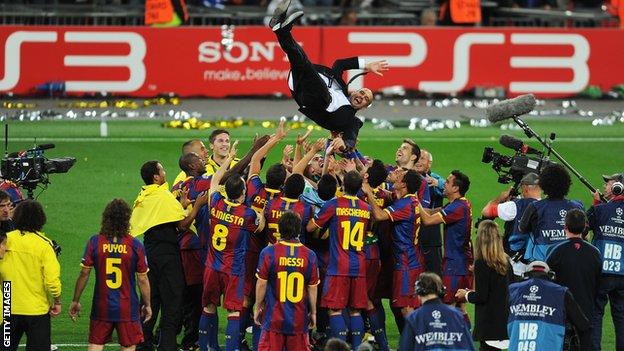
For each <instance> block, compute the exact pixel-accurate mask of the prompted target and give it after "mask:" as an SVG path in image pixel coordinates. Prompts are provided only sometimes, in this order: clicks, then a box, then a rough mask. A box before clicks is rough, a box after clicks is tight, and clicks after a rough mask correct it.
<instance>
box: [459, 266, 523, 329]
mask: <svg viewBox="0 0 624 351" xmlns="http://www.w3.org/2000/svg"><path fill="white" fill-rule="evenodd" d="M474 276H475V291H474V292H471V293H470V294H468V302H470V303H474V304H475V324H474V329H473V336H474V339H475V340H478V341H487V340H506V339H507V319H508V318H509V299H508V296H509V292H508V291H509V289H508V286H509V283H511V282H512V276H513V268H512V267H511V264H508V267H507V274H506V275H500V274H498V272H496V271H495V270H494V269H492V268H490V267H489V266H488V265H487V263H486V262H485V261H484V260H476V261H475V262H474Z"/></svg>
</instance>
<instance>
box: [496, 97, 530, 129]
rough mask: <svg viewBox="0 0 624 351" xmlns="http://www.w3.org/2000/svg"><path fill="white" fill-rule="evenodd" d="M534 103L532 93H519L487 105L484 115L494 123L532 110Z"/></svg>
mask: <svg viewBox="0 0 624 351" xmlns="http://www.w3.org/2000/svg"><path fill="white" fill-rule="evenodd" d="M535 103H536V102H535V96H533V94H526V95H520V96H518V97H516V98H513V99H507V100H503V101H501V102H498V103H496V104H492V105H490V106H488V108H487V109H485V115H486V116H487V119H488V120H489V121H490V122H492V123H496V122H499V121H503V120H506V119H508V118H513V117H517V116H520V115H524V114H527V113H529V112H531V111H533V109H534V108H535Z"/></svg>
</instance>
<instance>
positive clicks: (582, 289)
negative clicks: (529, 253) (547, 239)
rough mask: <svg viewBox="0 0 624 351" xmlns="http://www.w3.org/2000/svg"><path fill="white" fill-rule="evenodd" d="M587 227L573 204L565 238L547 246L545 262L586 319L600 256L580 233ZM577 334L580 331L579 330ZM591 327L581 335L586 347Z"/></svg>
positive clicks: (592, 301)
mask: <svg viewBox="0 0 624 351" xmlns="http://www.w3.org/2000/svg"><path fill="white" fill-rule="evenodd" d="M586 227H587V217H585V212H583V211H581V210H579V209H576V208H573V209H571V210H570V211H568V213H567V214H566V217H565V233H566V237H567V240H565V241H563V242H561V243H559V244H557V245H555V246H553V247H551V248H550V250H548V256H547V258H546V263H548V266H550V268H551V269H552V270H554V271H555V272H557V276H556V278H555V282H557V284H560V285H563V286H565V287H567V288H568V289H570V292H571V293H572V295H574V298H575V299H576V301H577V302H578V304H579V306H580V307H581V310H583V313H584V314H585V316H586V317H587V319H588V320H589V321H591V320H592V318H593V316H594V304H595V301H596V294H597V292H598V284H599V282H600V270H601V267H602V259H601V258H600V252H599V251H598V250H597V249H596V248H595V247H594V246H592V245H591V244H590V243H588V242H586V241H585V240H583V238H582V237H581V236H582V235H583V233H584V232H585V228H586ZM579 335H580V333H579ZM590 335H591V334H590V331H587V333H586V334H585V335H580V336H581V339H583V340H585V341H586V347H585V348H583V350H586V349H588V348H589V340H590Z"/></svg>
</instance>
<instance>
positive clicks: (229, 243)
mask: <svg viewBox="0 0 624 351" xmlns="http://www.w3.org/2000/svg"><path fill="white" fill-rule="evenodd" d="M259 222H260V220H259V218H258V215H257V214H256V211H254V210H252V209H251V207H248V206H246V205H244V204H237V203H234V202H231V201H229V200H228V199H226V198H225V197H223V195H221V193H219V192H218V191H216V192H215V193H214V194H212V195H211V196H210V230H211V234H212V235H211V242H210V245H209V247H208V257H206V267H210V268H212V269H214V270H215V271H219V272H224V273H228V274H232V275H237V276H240V275H243V274H244V273H245V253H246V252H247V246H248V245H249V237H250V236H251V235H256V234H254V233H255V232H256V230H258V225H259Z"/></svg>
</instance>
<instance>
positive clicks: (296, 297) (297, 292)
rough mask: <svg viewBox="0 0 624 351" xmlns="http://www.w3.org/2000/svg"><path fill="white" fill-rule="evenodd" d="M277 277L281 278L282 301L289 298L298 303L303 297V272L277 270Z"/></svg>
mask: <svg viewBox="0 0 624 351" xmlns="http://www.w3.org/2000/svg"><path fill="white" fill-rule="evenodd" d="M277 279H279V285H280V291H279V300H280V302H286V300H288V301H289V302H292V303H297V302H299V301H301V300H302V299H303V283H304V279H303V274H301V273H300V272H292V273H288V272H277Z"/></svg>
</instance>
